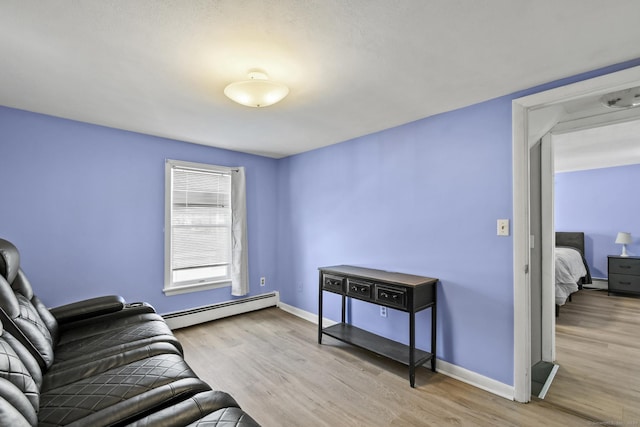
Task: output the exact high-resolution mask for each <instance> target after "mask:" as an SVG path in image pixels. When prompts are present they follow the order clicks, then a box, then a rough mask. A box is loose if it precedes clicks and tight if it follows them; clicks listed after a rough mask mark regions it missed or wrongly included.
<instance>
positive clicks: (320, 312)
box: [318, 272, 322, 344]
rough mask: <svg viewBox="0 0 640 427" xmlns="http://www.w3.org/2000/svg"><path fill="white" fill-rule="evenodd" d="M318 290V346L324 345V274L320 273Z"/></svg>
mask: <svg viewBox="0 0 640 427" xmlns="http://www.w3.org/2000/svg"><path fill="white" fill-rule="evenodd" d="M318 289H319V294H318V344H322V272H320V280H319V286H318Z"/></svg>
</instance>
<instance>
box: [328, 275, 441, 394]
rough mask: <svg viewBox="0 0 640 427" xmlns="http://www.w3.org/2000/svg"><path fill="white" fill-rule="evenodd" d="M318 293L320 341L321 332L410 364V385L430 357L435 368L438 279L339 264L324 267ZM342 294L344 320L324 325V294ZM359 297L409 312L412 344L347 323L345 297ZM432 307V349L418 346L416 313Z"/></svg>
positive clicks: (432, 367) (413, 385) (413, 383)
mask: <svg viewBox="0 0 640 427" xmlns="http://www.w3.org/2000/svg"><path fill="white" fill-rule="evenodd" d="M318 270H319V271H320V279H319V292H318V293H319V296H318V344H322V334H325V335H328V336H330V337H333V338H335V339H338V340H340V341H343V342H346V343H349V344H353V345H355V346H358V347H361V348H364V349H366V350H369V351H373V352H375V353H378V354H380V355H382V356H386V357H388V358H390V359H392V360H395V361H397V362H400V363H403V364H405V365H408V366H409V384H411V387H415V376H416V375H415V373H416V368H417V367H418V366H421V365H422V364H424V363H426V362H427V361H429V360H431V370H432V371H433V372H435V371H436V284H437V283H438V279H434V278H431V277H422V276H413V275H411V274H402V273H391V272H388V271H382V270H374V269H370V268H361V267H353V266H349V265H338V266H334V267H321V268H319V269H318ZM323 291H328V292H333V293H336V294H340V295H342V322H341V323H337V324H335V325H333V326H329V327H327V328H323V327H322V293H323ZM347 298H356V299H359V300H362V301H366V302H370V303H373V304H377V305H381V306H386V307H389V308H394V309H396V310H400V311H404V312H407V313H409V345H408V346H407V345H404V344H401V343H399V342H396V341H392V340H389V339H387V338H383V337H380V336H378V335H375V334H372V333H371V332H367V331H365V330H363V329H360V328H357V327H355V326H352V325H351V324H349V323H347V322H346V320H345V319H346V308H345V307H346V304H345V303H346V299H347ZM426 308H431V352H426V351H423V350H420V349H417V348H416V327H415V325H416V313H417V312H419V311H421V310H424V309H426Z"/></svg>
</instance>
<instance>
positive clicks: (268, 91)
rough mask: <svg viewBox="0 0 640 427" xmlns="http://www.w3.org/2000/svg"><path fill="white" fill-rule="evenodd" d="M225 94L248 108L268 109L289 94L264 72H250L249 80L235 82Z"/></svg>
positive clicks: (284, 87) (226, 89)
mask: <svg viewBox="0 0 640 427" xmlns="http://www.w3.org/2000/svg"><path fill="white" fill-rule="evenodd" d="M224 94H225V95H227V96H228V97H229V98H231V99H232V100H233V101H235V102H237V103H238V104H242V105H246V106H247V107H268V106H269V105H273V104H275V103H276V102H279V101H282V99H283V98H284V97H285V96H287V95H288V94H289V88H288V87H287V86H285V85H283V84H282V83H277V82H274V81H272V80H269V77H268V76H267V73H265V72H264V71H262V70H257V69H254V70H249V80H244V81H241V82H234V83H231V84H230V85H228V86H227V87H225V88H224Z"/></svg>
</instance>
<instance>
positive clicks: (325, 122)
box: [0, 0, 640, 158]
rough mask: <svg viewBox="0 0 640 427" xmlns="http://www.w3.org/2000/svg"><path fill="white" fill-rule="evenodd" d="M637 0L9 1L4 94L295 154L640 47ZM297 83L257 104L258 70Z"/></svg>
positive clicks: (0, 43)
mask: <svg viewBox="0 0 640 427" xmlns="http://www.w3.org/2000/svg"><path fill="white" fill-rule="evenodd" d="M638 16H640V1H638V0H617V1H602V0H536V1H531V0H491V1H477V0H398V1H390V0H349V1H344V0H308V1H302V0H263V1H257V0H215V1H214V0H188V1H187V0H185V1H177V0H173V1H169V0H135V1H131V0H56V1H41V0H2V1H1V2H0V105H5V106H9V107H14V108H19V109H24V110H28V111H34V112H39V113H44V114H50V115H54V116H59V117H65V118H69V119H74V120H80V121H84V122H89V123H95V124H100V125H105V126H111V127H115V128H120V129H126V130H131V131H136V132H142V133H147V134H151V135H157V136H163V137H168V138H174V139H178V140H184V141H189V142H194V143H199V144H206V145H211V146H215V147H222V148H228V149H233V150H238V151H244V152H249V153H256V154H262V155H267V156H271V157H276V158H278V157H283V156H287V155H291V154H296V153H300V152H304V151H308V150H312V149H314V148H318V147H322V146H326V145H330V144H334V143H337V142H341V141H344V140H348V139H351V138H354V137H358V136H361V135H365V134H369V133H372V132H376V131H378V130H382V129H385V128H389V127H393V126H397V125H400V124H403V123H407V122H410V121H414V120H417V119H420V118H423V117H427V116H431V115H434V114H438V113H441V112H445V111H449V110H452V109H455V108H459V107H463V106H467V105H470V104H473V103H477V102H480V101H483V100H487V99H491V98H494V97H498V96H501V95H506V94H509V93H512V92H515V91H518V90H521V89H526V88H529V87H532V86H535V85H538V84H542V83H546V82H549V81H553V80H556V79H560V78H563V77H568V76H572V75H575V74H578V73H581V72H585V71H589V70H593V69H596V68H599V67H603V66H607V65H611V64H615V63H619V62H622V61H626V60H631V59H635V58H639V57H640V43H639V41H640V25H638V23H637V21H638ZM255 67H258V68H262V69H264V70H265V71H266V72H267V73H268V74H269V75H270V77H271V78H272V79H274V80H278V81H281V82H283V83H286V84H287V85H289V87H290V89H291V92H290V95H289V96H288V97H287V98H285V99H284V100H283V101H282V102H281V103H279V104H276V105H274V106H272V107H268V108H261V109H254V108H248V107H243V106H240V105H237V104H234V103H233V102H232V101H230V100H228V99H227V98H225V96H224V95H223V93H222V90H223V88H224V87H225V86H226V85H227V84H228V83H230V82H232V81H236V80H242V79H244V78H245V76H246V72H247V71H248V70H249V69H250V68H255Z"/></svg>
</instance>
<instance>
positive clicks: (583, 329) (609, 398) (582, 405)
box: [545, 289, 640, 425]
mask: <svg viewBox="0 0 640 427" xmlns="http://www.w3.org/2000/svg"><path fill="white" fill-rule="evenodd" d="M556 358H557V360H556V363H557V364H559V365H560V368H559V369H558V373H557V374H556V377H555V379H554V381H553V384H552V385H551V388H550V390H549V392H548V393H547V396H546V399H545V400H546V401H547V402H548V403H549V404H551V405H553V406H557V407H559V408H567V409H569V408H570V409H571V410H574V411H577V412H580V413H582V414H584V415H585V416H587V417H590V418H593V419H597V420H600V421H603V422H607V423H609V424H611V425H638V424H640V298H630V297H625V296H615V295H607V292H606V291H601V290H586V289H585V290H581V291H579V292H578V293H576V294H574V295H573V297H572V301H571V302H569V303H567V304H566V305H564V306H563V307H562V308H561V310H560V316H559V317H558V319H557V321H556Z"/></svg>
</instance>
